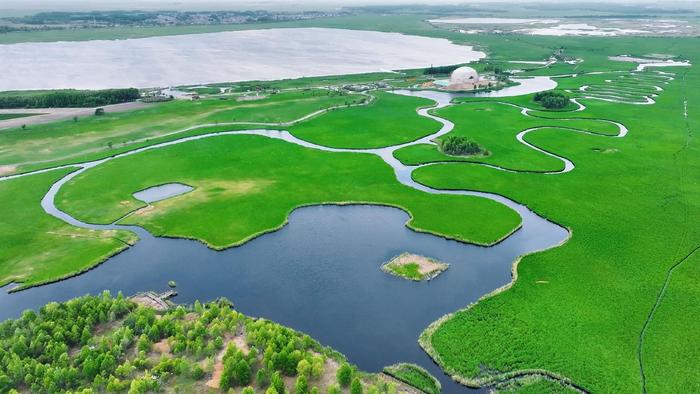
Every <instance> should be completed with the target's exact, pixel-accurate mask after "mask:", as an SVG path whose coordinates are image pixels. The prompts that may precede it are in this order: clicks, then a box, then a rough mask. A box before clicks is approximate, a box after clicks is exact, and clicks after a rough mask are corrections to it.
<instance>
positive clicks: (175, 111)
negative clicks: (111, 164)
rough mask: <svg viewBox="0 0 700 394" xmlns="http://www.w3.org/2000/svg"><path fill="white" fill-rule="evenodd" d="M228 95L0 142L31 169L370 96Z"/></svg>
mask: <svg viewBox="0 0 700 394" xmlns="http://www.w3.org/2000/svg"><path fill="white" fill-rule="evenodd" d="M225 98H226V99H223V100H222V99H219V98H210V99H202V100H199V101H194V102H191V101H186V100H176V101H171V102H167V103H160V104H157V105H153V106H151V107H149V108H145V109H139V110H135V111H128V112H119V113H109V112H108V113H106V114H104V115H102V116H89V117H81V118H79V119H77V121H74V120H67V121H61V122H53V123H47V124H41V125H31V126H28V127H27V128H26V129H22V128H16V129H8V130H3V131H2V132H1V133H0V145H2V146H3V147H5V148H6V150H5V151H4V152H3V153H2V155H0V165H6V166H13V167H16V168H17V171H27V170H32V169H37V168H47V167H50V166H53V165H56V164H63V163H75V162H77V161H83V160H85V159H86V158H94V157H105V156H110V155H113V154H115V153H116V152H119V151H123V150H128V149H134V148H136V147H138V146H142V145H143V144H146V145H148V144H150V143H153V141H154V140H156V139H158V138H162V137H163V136H164V135H168V134H171V133H173V132H176V131H178V130H181V131H182V130H184V129H186V128H191V127H196V126H199V125H210V126H211V127H216V125H217V124H220V123H221V124H223V123H230V122H254V123H280V122H290V121H294V120H296V119H299V118H302V117H304V116H306V115H309V114H311V113H313V112H315V111H319V110H323V109H326V108H329V107H334V106H344V105H346V104H348V105H350V104H352V103H358V102H359V101H361V100H362V99H364V98H365V97H364V96H360V95H348V94H340V93H330V92H328V91H326V90H318V89H310V90H306V91H301V90H300V91H290V92H281V93H278V94H274V95H270V96H269V97H267V98H265V99H263V100H256V101H236V97H235V96H229V97H225ZM239 127H241V128H242V127H245V126H244V125H242V126H239ZM247 127H249V128H250V127H260V126H256V125H254V124H253V125H248V126H247ZM227 128H228V129H231V128H234V127H233V126H228V127H227ZM193 132H194V130H193ZM179 134H185V132H181V133H179Z"/></svg>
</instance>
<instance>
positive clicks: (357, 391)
mask: <svg viewBox="0 0 700 394" xmlns="http://www.w3.org/2000/svg"><path fill="white" fill-rule="evenodd" d="M350 394H362V383H361V382H360V379H358V378H355V379H353V380H352V384H351V385H350Z"/></svg>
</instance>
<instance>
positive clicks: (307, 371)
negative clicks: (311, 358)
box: [297, 360, 311, 379]
mask: <svg viewBox="0 0 700 394" xmlns="http://www.w3.org/2000/svg"><path fill="white" fill-rule="evenodd" d="M297 374H298V375H299V376H301V375H303V376H306V378H307V379H308V378H309V375H311V364H310V363H309V362H308V361H306V360H301V361H299V363H298V364H297Z"/></svg>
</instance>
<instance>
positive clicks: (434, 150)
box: [394, 99, 618, 171]
mask: <svg viewBox="0 0 700 394" xmlns="http://www.w3.org/2000/svg"><path fill="white" fill-rule="evenodd" d="M472 100H473V99H472ZM520 112H521V110H520V108H518V107H514V106H511V105H508V104H505V103H500V102H495V101H486V102H480V101H464V100H463V101H462V102H461V103H460V104H457V105H453V106H450V107H447V108H443V109H440V110H437V111H434V113H435V114H436V115H438V116H441V117H444V118H446V119H449V120H451V121H452V122H454V123H455V128H454V130H453V131H452V132H450V134H448V135H458V136H464V137H469V138H472V139H473V140H475V141H476V142H477V143H479V145H480V146H482V147H484V148H485V149H486V150H488V151H489V152H491V153H490V154H489V155H488V156H484V155H475V156H450V155H447V154H444V153H442V152H441V151H440V150H439V149H438V147H437V146H436V145H427V144H425V145H413V146H410V147H406V148H403V149H400V150H398V151H396V152H395V153H394V156H396V158H398V159H399V160H401V162H403V163H404V164H422V163H428V162H438V161H469V162H478V163H487V164H492V165H496V166H500V167H503V168H507V169H511V170H518V171H560V170H562V169H563V168H564V165H563V162H562V161H561V160H559V159H557V158H554V157H551V156H547V155H545V154H543V153H541V152H537V151H535V150H533V149H532V148H530V147H527V146H525V145H523V144H521V143H520V142H518V141H517V140H516V138H515V136H516V134H518V133H520V132H521V131H523V130H526V129H530V128H534V127H545V128H546V129H543V131H557V132H562V131H564V132H567V130H564V129H567V128H571V129H578V130H584V131H589V132H594V133H600V134H603V135H616V134H617V132H618V128H617V126H615V125H613V124H610V123H607V122H601V121H598V120H594V119H574V120H557V119H544V118H539V117H528V116H524V115H522V114H521V113H520ZM540 132H541V131H536V132H534V133H531V134H528V136H527V137H526V138H525V139H526V141H529V140H530V139H531V136H532V135H534V134H537V133H540ZM444 138H446V136H443V137H441V138H440V139H439V140H442V139H444Z"/></svg>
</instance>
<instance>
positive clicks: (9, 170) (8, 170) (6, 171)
mask: <svg viewBox="0 0 700 394" xmlns="http://www.w3.org/2000/svg"><path fill="white" fill-rule="evenodd" d="M15 171H17V167H16V166H9V165H8V166H0V176H2V175H10V174H14V173H15Z"/></svg>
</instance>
